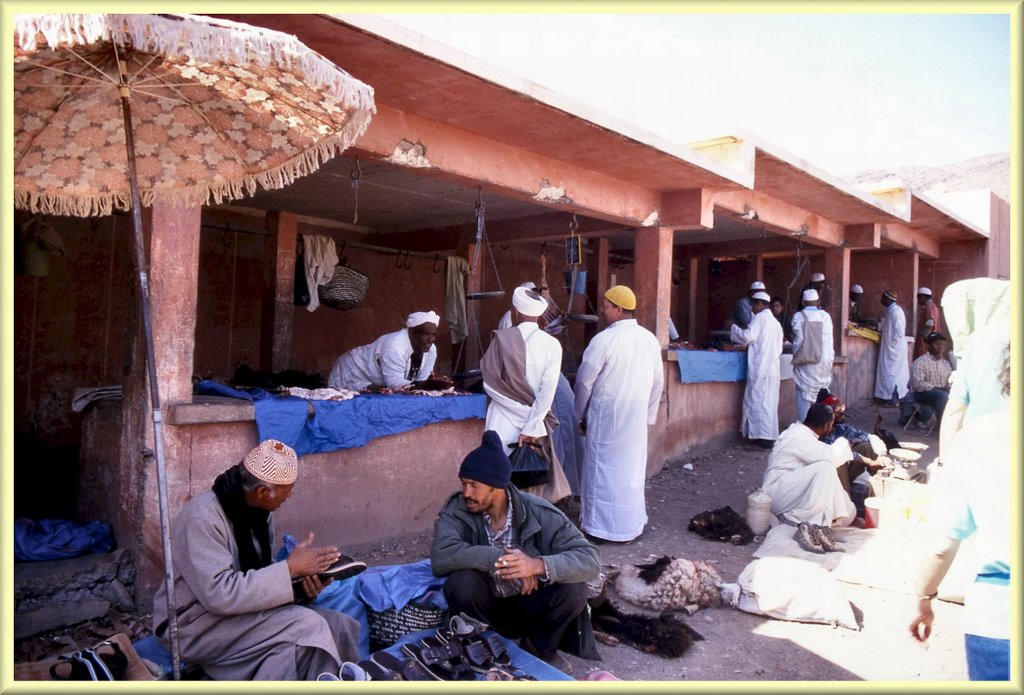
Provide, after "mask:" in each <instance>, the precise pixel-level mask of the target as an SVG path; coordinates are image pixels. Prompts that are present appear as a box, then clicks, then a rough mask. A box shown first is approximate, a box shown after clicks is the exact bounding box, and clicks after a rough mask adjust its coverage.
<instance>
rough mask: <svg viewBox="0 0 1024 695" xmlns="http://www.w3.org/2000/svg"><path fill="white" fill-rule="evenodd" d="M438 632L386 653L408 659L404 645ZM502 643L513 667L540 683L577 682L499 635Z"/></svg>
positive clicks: (420, 634) (426, 633)
mask: <svg viewBox="0 0 1024 695" xmlns="http://www.w3.org/2000/svg"><path fill="white" fill-rule="evenodd" d="M435 632H437V631H436V630H420V631H419V632H410V633H409V634H408V635H405V636H403V637H402V638H401V639H399V640H398V641H397V642H395V643H394V644H393V645H391V646H390V647H388V648H387V649H385V650H384V651H386V652H388V653H389V654H394V655H395V656H397V657H399V658H400V659H407V658H409V657H407V656H406V655H405V654H403V653H402V645H403V644H409V643H410V642H413V643H415V642H419V641H420V640H421V639H423V638H424V637H430V636H431V635H433V634H434V633H435ZM495 634H498V633H495ZM498 637H499V638H501V641H502V642H503V643H504V644H505V648H506V649H508V656H509V659H510V660H511V661H512V665H513V666H515V667H516V668H518V669H519V670H521V671H522V672H523V673H527V674H529V675H531V676H533V677H534V678H536V679H537V680H539V681H571V680H575V679H574V678H573V677H572V676H570V675H567V674H565V673H562V672H561V671H559V670H558V669H557V668H555V667H554V666H552V665H550V664H548V663H547V662H545V661H542V660H540V659H538V658H537V657H535V656H534V655H533V654H530V653H529V652H527V651H523V650H522V649H521V648H520V647H519V645H517V644H516V643H515V642H513V641H512V640H510V639H509V638H508V637H505V636H504V635H501V634H498ZM477 680H485V678H484V675H483V674H477Z"/></svg>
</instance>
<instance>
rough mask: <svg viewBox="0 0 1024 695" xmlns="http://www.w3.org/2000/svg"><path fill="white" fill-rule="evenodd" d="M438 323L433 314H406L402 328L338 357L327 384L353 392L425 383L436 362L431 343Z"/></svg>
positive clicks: (438, 319) (427, 312)
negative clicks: (417, 382) (418, 382)
mask: <svg viewBox="0 0 1024 695" xmlns="http://www.w3.org/2000/svg"><path fill="white" fill-rule="evenodd" d="M440 322H441V317H440V316H438V315H437V314H436V313H435V312H433V311H416V312H413V313H411V314H409V316H408V318H406V320H405V328H400V329H398V330H397V331H395V332H393V333H385V334H384V335H382V336H381V337H379V338H377V340H375V341H373V342H372V343H370V344H368V345H360V346H359V347H356V348H352V349H351V350H349V351H348V352H346V353H344V354H343V355H341V357H339V358H338V360H337V361H336V362H335V363H334V367H333V368H332V369H331V373H330V375H329V376H328V377H327V385H328V386H330V387H331V388H343V389H351V390H353V391H363V390H365V389H368V388H370V387H371V386H372V387H377V388H380V387H386V388H389V389H395V390H397V389H402V388H406V387H408V386H410V385H412V383H413V382H416V381H425V380H426V379H428V378H429V377H430V376H431V374H432V373H433V371H434V364H435V363H436V362H437V346H435V345H434V340H435V338H436V334H437V326H438V325H439V324H440ZM417 360H418V361H419V364H416V362H417Z"/></svg>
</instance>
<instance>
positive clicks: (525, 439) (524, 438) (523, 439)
mask: <svg viewBox="0 0 1024 695" xmlns="http://www.w3.org/2000/svg"><path fill="white" fill-rule="evenodd" d="M535 441H537V438H536V437H531V436H530V435H528V434H521V435H519V446H522V445H523V444H533V443H534V442H535Z"/></svg>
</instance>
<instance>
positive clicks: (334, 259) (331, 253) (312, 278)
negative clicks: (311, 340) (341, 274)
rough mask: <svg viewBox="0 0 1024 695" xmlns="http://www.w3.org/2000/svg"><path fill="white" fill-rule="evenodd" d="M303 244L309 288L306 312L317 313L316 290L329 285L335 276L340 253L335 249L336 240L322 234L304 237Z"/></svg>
mask: <svg viewBox="0 0 1024 695" xmlns="http://www.w3.org/2000/svg"><path fill="white" fill-rule="evenodd" d="M303 244H304V248H303V252H302V253H303V256H302V260H303V261H304V262H305V264H306V285H307V287H309V304H307V305H306V311H316V310H317V307H319V306H320V298H319V297H318V296H317V291H316V288H317V287H319V286H320V285H325V284H327V282H329V281H330V279H331V277H332V276H333V275H334V266H336V265H338V252H337V251H336V250H335V248H334V239H332V238H330V237H326V236H322V235H320V234H306V235H304V237H303Z"/></svg>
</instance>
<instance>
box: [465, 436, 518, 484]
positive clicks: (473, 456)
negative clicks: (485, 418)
mask: <svg viewBox="0 0 1024 695" xmlns="http://www.w3.org/2000/svg"><path fill="white" fill-rule="evenodd" d="M459 477H460V478H466V479H468V480H475V481H476V482H478V483H483V484H484V485H490V486H491V487H500V488H505V487H508V486H509V483H511V481H512V464H511V463H509V460H508V456H507V455H506V454H505V448H504V447H503V446H502V445H501V437H499V436H498V433H497V432H495V431H494V430H487V431H486V432H484V436H483V440H482V441H481V443H480V446H479V447H477V448H476V449H473V450H472V451H471V452H469V453H468V454H466V458H464V459H463V460H462V465H461V466H459Z"/></svg>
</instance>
